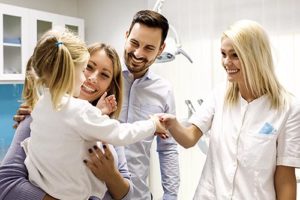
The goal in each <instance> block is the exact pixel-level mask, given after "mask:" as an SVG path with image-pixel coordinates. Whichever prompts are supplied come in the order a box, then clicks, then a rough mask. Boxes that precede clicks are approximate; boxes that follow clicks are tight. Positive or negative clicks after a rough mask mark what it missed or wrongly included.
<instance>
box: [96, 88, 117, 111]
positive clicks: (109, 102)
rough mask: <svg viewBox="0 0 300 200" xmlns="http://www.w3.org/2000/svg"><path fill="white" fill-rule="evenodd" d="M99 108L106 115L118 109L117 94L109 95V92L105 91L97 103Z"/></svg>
mask: <svg viewBox="0 0 300 200" xmlns="http://www.w3.org/2000/svg"><path fill="white" fill-rule="evenodd" d="M96 106H97V108H99V109H100V110H101V112H102V114H104V115H109V114H111V113H112V112H114V111H116V110H117V101H116V97H115V95H110V96H108V97H107V92H105V93H104V94H103V95H102V96H101V97H100V99H99V101H98V103H97V105H96Z"/></svg>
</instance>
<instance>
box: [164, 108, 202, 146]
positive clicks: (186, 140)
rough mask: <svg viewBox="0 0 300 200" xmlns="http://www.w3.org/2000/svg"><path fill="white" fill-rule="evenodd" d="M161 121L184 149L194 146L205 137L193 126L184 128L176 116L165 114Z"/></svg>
mask: <svg viewBox="0 0 300 200" xmlns="http://www.w3.org/2000/svg"><path fill="white" fill-rule="evenodd" d="M161 120H162V122H163V123H164V125H165V127H166V128H167V129H168V130H169V131H170V133H171V134H172V136H173V137H174V139H175V140H176V141H177V142H178V143H179V144H180V145H181V146H183V147H184V148H190V147H192V146H194V145H195V144H196V143H197V142H198V140H199V139H200V137H201V136H202V135H203V133H202V131H201V130H200V129H199V128H198V127H196V126H195V125H193V124H192V125H190V126H189V127H184V126H183V125H182V124H180V123H179V122H178V120H177V119H176V117H175V116H174V115H171V114H164V115H163V116H161Z"/></svg>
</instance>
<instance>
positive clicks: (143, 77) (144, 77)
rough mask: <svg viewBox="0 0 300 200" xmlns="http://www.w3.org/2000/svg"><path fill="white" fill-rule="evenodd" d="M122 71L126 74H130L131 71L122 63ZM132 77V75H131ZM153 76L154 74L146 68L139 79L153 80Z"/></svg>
mask: <svg viewBox="0 0 300 200" xmlns="http://www.w3.org/2000/svg"><path fill="white" fill-rule="evenodd" d="M122 72H123V73H124V74H126V75H127V76H132V73H131V72H130V71H129V70H128V68H127V66H126V65H125V64H123V65H122ZM132 77H133V76H132ZM154 78H155V74H154V73H153V72H152V71H151V70H150V69H148V71H147V72H146V74H145V75H144V76H142V77H141V78H140V79H150V80H153V79H154Z"/></svg>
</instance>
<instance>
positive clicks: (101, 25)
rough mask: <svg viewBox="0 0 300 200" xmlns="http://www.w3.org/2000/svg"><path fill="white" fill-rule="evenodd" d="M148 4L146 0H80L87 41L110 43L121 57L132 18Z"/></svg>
mask: <svg viewBox="0 0 300 200" xmlns="http://www.w3.org/2000/svg"><path fill="white" fill-rule="evenodd" d="M146 6H147V1H146V0H130V1H122V0H109V1H107V0H78V16H79V17H81V18H84V20H85V29H86V35H85V36H86V42H87V43H88V44H90V43H93V42H96V41H98V42H99V41H100V42H101V41H102V42H105V43H108V44H110V45H112V46H113V47H115V48H116V49H117V51H118V53H119V54H120V57H121V56H122V54H123V47H124V42H125V33H126V31H127V30H128V28H129V25H130V22H131V19H132V17H133V15H134V14H135V13H136V11H138V10H140V9H145V8H146Z"/></svg>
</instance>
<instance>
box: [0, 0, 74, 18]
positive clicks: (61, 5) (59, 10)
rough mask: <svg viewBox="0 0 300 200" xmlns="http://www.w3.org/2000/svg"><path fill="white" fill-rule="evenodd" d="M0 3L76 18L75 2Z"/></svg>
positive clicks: (27, 0) (3, 0)
mask: <svg viewBox="0 0 300 200" xmlns="http://www.w3.org/2000/svg"><path fill="white" fill-rule="evenodd" d="M0 3H5V4H10V5H15V6H20V7H25V8H31V9H36V10H42V11H47V12H52V13H56V14H61V15H68V16H71V17H77V15H78V13H77V8H78V6H77V0H63V1H62V0H0Z"/></svg>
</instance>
